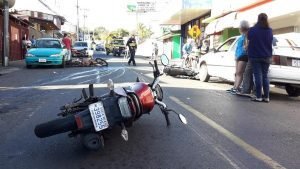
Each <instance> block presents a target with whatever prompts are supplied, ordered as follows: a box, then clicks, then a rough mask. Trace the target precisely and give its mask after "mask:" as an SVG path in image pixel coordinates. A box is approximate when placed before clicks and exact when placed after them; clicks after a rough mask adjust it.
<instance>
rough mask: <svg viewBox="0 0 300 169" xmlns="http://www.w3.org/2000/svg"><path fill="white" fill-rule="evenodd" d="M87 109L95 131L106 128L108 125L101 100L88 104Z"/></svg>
mask: <svg viewBox="0 0 300 169" xmlns="http://www.w3.org/2000/svg"><path fill="white" fill-rule="evenodd" d="M89 110H90V113H91V116H92V120H93V124H94V128H95V130H96V131H101V130H104V129H106V128H108V126H109V125H108V121H107V117H106V114H105V110H104V107H103V104H102V102H97V103H94V104H90V105H89Z"/></svg>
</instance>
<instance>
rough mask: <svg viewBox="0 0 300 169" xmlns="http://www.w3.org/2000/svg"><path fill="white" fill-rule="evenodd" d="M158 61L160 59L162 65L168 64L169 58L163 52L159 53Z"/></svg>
mask: <svg viewBox="0 0 300 169" xmlns="http://www.w3.org/2000/svg"><path fill="white" fill-rule="evenodd" d="M160 61H161V64H163V65H164V66H167V65H168V64H169V59H168V57H167V55H165V54H163V55H161V57H160Z"/></svg>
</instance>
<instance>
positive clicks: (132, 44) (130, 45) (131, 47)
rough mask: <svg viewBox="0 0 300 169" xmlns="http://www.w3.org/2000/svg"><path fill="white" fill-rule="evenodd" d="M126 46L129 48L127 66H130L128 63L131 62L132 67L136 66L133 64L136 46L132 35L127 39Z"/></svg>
mask: <svg viewBox="0 0 300 169" xmlns="http://www.w3.org/2000/svg"><path fill="white" fill-rule="evenodd" d="M126 46H128V48H129V51H130V59H129V61H128V65H130V63H131V61H132V62H133V66H136V64H135V59H134V58H135V51H136V49H137V44H136V40H135V37H134V35H132V36H131V37H130V38H129V39H128V41H127V43H126Z"/></svg>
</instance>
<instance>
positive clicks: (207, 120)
mask: <svg viewBox="0 0 300 169" xmlns="http://www.w3.org/2000/svg"><path fill="white" fill-rule="evenodd" d="M169 98H170V99H171V100H172V101H174V102H175V103H177V104H178V105H180V106H182V107H183V108H185V109H186V110H188V111H190V112H191V113H193V114H194V115H195V116H197V117H198V118H199V119H200V120H202V121H203V122H205V123H206V124H208V125H209V126H211V127H212V128H214V129H215V130H217V131H218V132H219V133H221V134H222V135H223V136H225V137H227V138H228V139H229V140H231V141H232V142H233V143H234V144H236V145H238V146H239V147H241V148H242V149H244V150H245V151H246V152H248V153H249V154H251V155H252V156H253V157H255V158H257V159H259V160H261V161H263V162H264V163H266V164H267V165H268V166H270V167H271V168H274V169H285V167H283V166H282V165H280V164H279V163H278V162H277V161H275V160H273V159H272V158H271V157H269V156H267V155H266V154H264V153H263V152H261V151H259V150H258V149H256V148H255V147H253V146H251V145H250V144H248V143H246V142H245V141H244V140H242V139H241V138H239V137H237V136H236V135H234V134H233V133H231V132H230V131H228V130H227V129H225V128H223V127H222V126H221V125H219V124H217V123H216V122H214V121H213V120H211V119H210V118H208V117H206V116H205V115H204V114H202V113H201V112H199V111H197V110H196V109H194V108H192V107H191V106H189V105H187V104H185V103H184V102H182V101H181V100H179V99H178V98H176V97H173V96H170V97H169Z"/></svg>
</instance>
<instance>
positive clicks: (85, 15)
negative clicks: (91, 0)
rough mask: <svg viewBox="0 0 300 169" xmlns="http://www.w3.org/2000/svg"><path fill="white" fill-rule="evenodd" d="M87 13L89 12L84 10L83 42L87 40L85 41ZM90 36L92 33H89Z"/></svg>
mask: <svg viewBox="0 0 300 169" xmlns="http://www.w3.org/2000/svg"><path fill="white" fill-rule="evenodd" d="M86 12H87V9H83V41H85V40H86V39H85V29H86V27H85V22H86V18H87V14H86ZM87 30H88V29H87ZM88 34H90V33H89V32H88Z"/></svg>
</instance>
